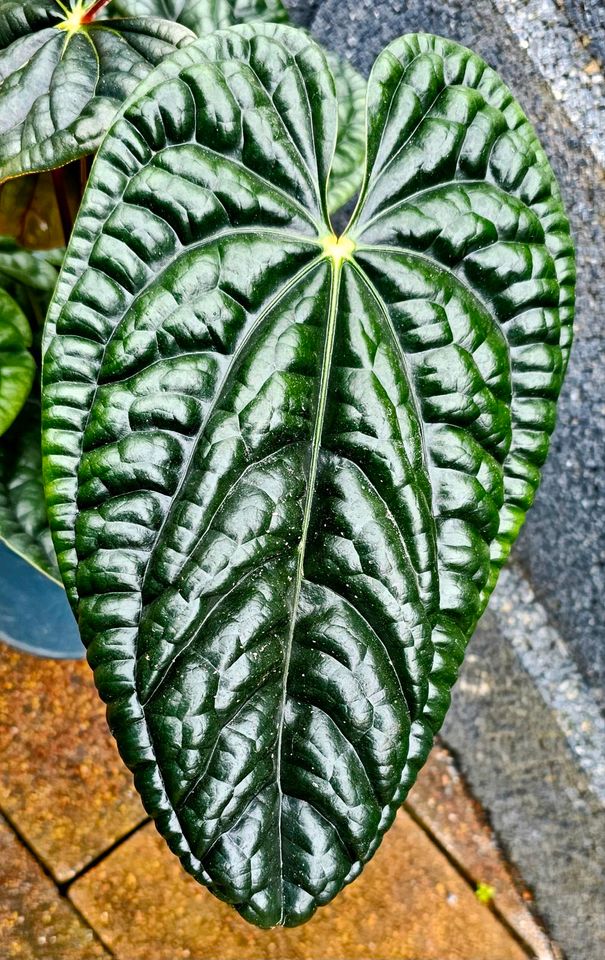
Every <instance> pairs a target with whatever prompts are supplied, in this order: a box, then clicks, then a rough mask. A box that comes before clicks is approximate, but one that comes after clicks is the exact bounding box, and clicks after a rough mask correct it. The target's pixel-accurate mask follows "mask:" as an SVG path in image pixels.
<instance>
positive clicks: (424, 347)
mask: <svg viewBox="0 0 605 960" xmlns="http://www.w3.org/2000/svg"><path fill="white" fill-rule="evenodd" d="M337 112H338V111H337V103H336V98H335V94H334V84H333V80H332V78H331V75H330V72H329V69H328V66H327V63H326V61H325V58H324V55H323V54H322V52H321V51H320V50H319V48H318V47H317V46H316V45H315V44H314V43H313V42H312V41H311V40H310V39H309V38H308V37H307V36H306V35H305V34H303V33H301V32H299V31H295V30H292V29H291V28H286V27H279V26H274V25H267V26H262V25H259V26H255V27H242V28H236V29H233V30H230V31H225V32H224V33H219V34H216V35H215V36H214V37H211V38H207V39H205V40H201V41H198V42H197V43H196V44H194V45H192V46H191V47H188V48H187V49H185V50H183V51H180V52H179V53H178V54H177V55H175V57H174V58H172V59H171V60H170V62H166V64H165V65H164V66H163V67H161V68H160V69H159V70H158V71H156V72H155V73H154V74H153V75H152V76H151V77H149V78H148V80H147V81H145V82H144V83H143V84H142V85H141V87H140V88H139V89H138V90H137V92H136V94H135V95H134V96H133V98H132V99H131V101H130V102H129V103H128V104H127V105H126V107H125V109H124V111H123V113H122V115H121V116H120V117H119V119H118V120H117V121H116V122H115V124H114V125H113V126H112V129H111V131H110V133H109V135H108V137H107V139H106V140H105V141H104V144H103V148H102V150H101V152H100V154H99V156H98V158H97V161H96V163H95V166H94V168H93V171H92V174H91V180H90V185H89V188H88V191H87V193H86V195H85V198H84V203H83V208H82V211H81V215H80V218H79V220H78V222H77V224H76V227H75V230H74V234H73V237H72V241H71V244H70V247H69V250H68V254H67V259H66V264H65V269H64V271H63V273H62V275H61V278H60V280H59V284H58V287H57V292H56V295H55V299H54V302H53V304H52V305H51V309H50V314H49V325H48V349H47V352H46V355H45V371H44V459H45V467H44V469H45V482H46V490H47V498H48V504H49V513H50V517H51V529H52V531H53V536H54V542H55V546H56V549H57V553H58V556H59V562H60V566H61V569H62V574H63V576H64V580H65V583H66V586H67V589H68V593H69V596H70V598H71V600H72V603H73V604H74V607H75V608H76V609H77V611H78V615H79V620H80V625H81V630H82V636H83V639H84V642H85V643H86V645H87V647H88V657H89V660H90V663H91V665H92V667H93V668H94V670H95V679H96V683H97V685H98V687H99V690H100V692H101V695H102V696H103V698H104V699H105V700H106V702H107V704H108V718H109V723H110V725H111V728H112V730H113V732H114V734H115V736H116V738H117V740H118V744H119V746H120V750H121V752H122V756H123V757H124V759H125V761H126V762H127V763H128V765H129V766H130V767H131V769H132V770H133V771H134V774H135V780H136V783H137V787H138V789H139V790H140V792H141V795H142V797H143V800H144V802H145V805H146V807H147V809H148V810H149V812H150V813H151V814H152V815H153V816H154V817H155V820H156V823H157V826H158V829H159V830H160V831H161V832H162V833H163V835H164V836H165V837H166V839H167V841H168V843H169V844H170V846H171V848H172V849H173V850H174V851H175V852H176V853H177V854H178V855H179V856H180V858H181V860H182V862H183V864H184V865H185V867H186V868H187V869H188V870H189V871H190V872H191V873H192V874H193V875H194V876H196V877H197V878H198V880H200V881H201V882H202V883H204V884H206V885H208V886H209V887H210V889H211V890H213V891H214V892H215V893H216V894H217V895H218V896H220V897H222V898H224V899H226V900H228V901H229V902H231V903H233V904H234V905H235V906H236V908H237V909H238V910H239V911H240V912H241V913H242V915H243V916H244V917H246V918H247V919H248V920H250V921H252V922H254V923H257V924H259V925H261V926H268V925H272V924H276V923H285V924H297V923H301V922H304V921H305V920H306V919H308V918H309V916H311V915H312V913H313V911H314V910H315V909H316V907H317V906H318V905H321V904H324V903H327V902H328V901H329V900H331V899H332V898H333V897H334V896H335V894H336V893H337V892H338V891H339V890H340V889H341V888H342V886H343V885H344V884H346V883H348V882H349V881H350V880H352V879H353V878H354V877H355V876H356V875H357V874H358V873H359V871H360V870H361V868H362V866H363V864H364V862H366V861H367V860H368V859H369V857H371V856H372V854H373V853H374V851H375V849H376V847H377V846H378V844H379V842H380V840H381V837H382V835H383V834H384V831H385V830H386V829H387V828H388V826H389V824H390V823H391V821H392V818H393V816H394V814H395V811H396V809H397V807H398V806H399V804H400V803H401V801H402V799H403V798H404V796H405V794H406V792H407V790H408V788H409V786H410V784H411V783H412V782H413V780H414V777H415V775H416V771H417V769H418V767H419V766H420V765H421V763H422V762H423V761H424V759H425V758H426V755H427V753H428V750H429V749H430V745H431V742H432V738H433V734H434V732H435V731H436V730H437V729H438V728H439V726H440V724H441V722H442V720H443V716H444V714H445V711H446V709H447V706H448V704H449V698H450V688H451V686H452V684H453V682H454V680H455V678H456V674H457V670H458V667H459V664H460V662H461V659H462V656H463V652H464V648H465V645H466V642H467V640H468V638H469V636H470V634H471V632H472V630H473V628H474V625H475V622H476V620H477V618H478V616H479V615H480V613H481V611H482V609H483V607H484V604H485V602H486V599H487V595H488V593H489V589H490V588H491V586H492V584H493V581H494V580H495V576H496V571H497V569H498V567H499V565H500V564H501V562H502V560H503V558H504V556H505V555H506V552H507V550H508V549H509V546H510V543H511V542H512V540H513V539H514V537H515V535H516V533H517V531H518V528H519V526H520V523H521V521H522V518H523V515H524V513H525V511H526V509H527V508H528V506H529V505H530V504H531V501H532V498H533V496H534V492H535V489H536V487H537V484H538V480H539V467H540V465H541V463H542V461H543V459H544V456H545V455H546V452H547V448H548V437H549V434H550V432H551V430H552V427H553V423H554V411H555V401H556V398H557V394H558V391H559V388H560V385H561V380H562V376H563V372H564V366H565V363H566V361H567V356H568V351H569V346H570V342H571V321H572V313H573V250H572V244H571V240H570V236H569V228H568V224H567V220H566V218H565V215H564V213H563V210H562V207H561V202H560V197H559V192H558V189H557V186H556V184H555V181H554V178H553V175H552V173H551V171H550V168H549V167H548V164H547V162H546V159H545V157H544V154H543V152H542V150H541V148H540V146H539V145H538V143H537V141H536V138H535V135H534V133H533V131H532V129H531V127H530V126H529V124H528V122H527V120H526V119H525V117H524V116H523V114H522V112H521V110H520V108H519V106H518V104H517V103H516V102H515V100H514V99H513V98H512V96H511V94H510V92H509V91H508V90H507V89H506V87H505V86H504V85H503V84H502V82H501V81H500V80H499V79H498V77H497V76H496V74H494V73H493V71H492V70H490V69H489V68H488V67H487V66H486V65H485V64H484V63H483V61H481V60H480V59H479V58H477V57H476V56H474V55H473V54H471V53H470V52H469V51H468V50H465V49H464V48H462V47H460V46H458V45H457V44H455V43H450V42H447V41H444V40H440V39H436V38H434V37H429V36H424V35H418V36H409V37H404V38H402V39H401V40H398V41H396V42H395V43H393V44H391V46H390V47H388V48H387V49H386V50H385V51H384V53H383V54H382V55H381V56H380V57H379V58H378V60H377V62H376V64H375V66H374V69H373V72H372V75H371V78H370V82H369V88H368V121H367V122H368V129H367V146H368V158H367V171H366V176H365V182H364V186H363V189H362V194H361V198H360V202H359V205H358V208H357V211H356V213H355V214H354V216H353V218H352V221H351V224H350V225H349V227H348V228H347V231H346V234H345V235H344V237H343V238H341V239H340V241H337V240H336V238H335V237H334V236H333V234H332V231H331V226H330V223H329V219H328V215H327V199H326V195H327V182H328V177H329V169H330V163H331V160H332V155H333V148H334V143H335V139H336V126H337Z"/></svg>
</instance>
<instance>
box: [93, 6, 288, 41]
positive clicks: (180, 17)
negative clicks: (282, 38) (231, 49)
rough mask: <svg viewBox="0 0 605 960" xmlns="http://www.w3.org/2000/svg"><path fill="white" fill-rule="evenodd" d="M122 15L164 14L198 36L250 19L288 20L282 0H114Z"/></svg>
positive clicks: (152, 15) (117, 11)
mask: <svg viewBox="0 0 605 960" xmlns="http://www.w3.org/2000/svg"><path fill="white" fill-rule="evenodd" d="M112 9H113V10H114V12H116V13H118V14H120V15H121V16H123V17H163V18H164V19H165V20H175V21H176V22H177V23H182V24H183V26H185V27H188V28H189V30H192V31H193V33H195V34H196V35H197V36H198V37H203V36H204V35H205V34H207V33H212V32H213V31H214V30H224V29H225V28H226V27H232V26H234V25H236V24H241V23H249V22H250V21H251V20H267V21H271V22H273V23H287V21H288V19H289V18H288V12H287V10H286V8H285V7H284V5H283V3H282V2H281V0H113V3H112Z"/></svg>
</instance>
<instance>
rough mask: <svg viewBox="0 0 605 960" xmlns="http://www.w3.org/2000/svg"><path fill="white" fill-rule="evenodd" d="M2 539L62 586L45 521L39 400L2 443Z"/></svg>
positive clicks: (32, 402)
mask: <svg viewBox="0 0 605 960" xmlns="http://www.w3.org/2000/svg"><path fill="white" fill-rule="evenodd" d="M0 539H1V540H3V541H4V542H5V543H6V544H7V545H8V546H9V547H10V548H11V550H14V551H15V552H16V553H18V554H20V555H21V556H22V557H24V559H25V560H28V561H29V563H32V564H33V565H34V566H36V567H39V568H40V569H41V570H43V571H44V572H45V573H46V574H48V576H50V577H52V579H53V580H57V581H58V582H61V578H60V575H59V570H58V567H57V560H56V557H55V551H54V548H53V545H52V539H51V535H50V530H49V528H48V521H47V518H46V503H45V500H44V487H43V484H42V451H41V448H40V404H39V403H38V401H37V400H31V399H30V400H28V401H27V402H26V404H25V406H24V408H23V410H22V411H21V413H20V414H19V416H18V417H17V419H16V421H15V423H13V425H12V427H11V428H10V430H8V431H7V432H6V433H5V434H4V436H3V437H2V438H1V439H0Z"/></svg>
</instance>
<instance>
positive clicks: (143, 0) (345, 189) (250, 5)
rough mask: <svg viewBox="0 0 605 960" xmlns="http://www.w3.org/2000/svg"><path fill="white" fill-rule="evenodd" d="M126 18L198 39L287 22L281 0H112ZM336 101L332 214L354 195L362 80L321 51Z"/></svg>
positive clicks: (361, 141) (361, 145)
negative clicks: (151, 20)
mask: <svg viewBox="0 0 605 960" xmlns="http://www.w3.org/2000/svg"><path fill="white" fill-rule="evenodd" d="M112 9H113V11H114V12H116V13H118V14H121V15H122V16H125V17H132V16H158V17H165V18H166V19H167V20H176V21H177V22H178V23H182V24H183V25H184V26H185V27H188V28H189V30H192V31H193V33H195V34H196V36H198V37H203V36H205V35H206V34H208V33H212V31H213V30H222V29H225V28H226V27H231V26H234V25H236V24H243V23H250V22H251V21H256V20H266V21H271V22H273V23H287V22H288V20H289V17H288V12H287V10H286V8H285V7H284V5H283V4H282V2H281V0H193V2H192V3H189V2H186V0H114V3H113V4H112ZM326 57H327V60H328V66H329V67H330V70H331V72H332V76H333V77H334V82H335V85H336V97H337V99H338V131H337V136H336V146H335V148H334V159H333V161H332V168H331V173H330V181H329V184H328V210H329V212H330V213H334V212H335V211H336V210H338V209H339V208H340V207H341V206H342V205H343V204H345V203H346V202H347V200H350V198H351V197H352V196H354V195H355V193H357V191H358V190H359V187H360V185H361V180H362V176H363V161H364V153H365V97H366V84H365V80H364V79H363V77H362V76H361V74H359V73H358V72H357V70H355V69H354V68H353V67H352V66H351V65H350V64H349V63H348V62H347V61H346V60H342V59H341V58H340V57H338V56H336V55H335V54H333V53H326Z"/></svg>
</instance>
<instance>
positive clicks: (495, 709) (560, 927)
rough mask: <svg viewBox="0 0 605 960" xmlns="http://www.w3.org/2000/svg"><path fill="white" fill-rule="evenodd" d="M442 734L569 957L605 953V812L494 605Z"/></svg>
mask: <svg viewBox="0 0 605 960" xmlns="http://www.w3.org/2000/svg"><path fill="white" fill-rule="evenodd" d="M443 736H444V738H445V740H446V742H447V743H448V745H449V746H451V747H452V748H453V749H454V751H455V754H456V757H457V760H458V763H459V765H460V766H461V768H462V770H463V772H465V773H466V774H467V775H468V776H469V778H470V780H471V782H472V784H473V788H474V790H475V793H476V795H477V796H478V797H480V798H481V801H482V803H483V804H485V806H486V808H487V810H488V811H489V814H490V817H491V821H492V823H493V825H494V827H495V828H496V832H497V835H498V837H499V840H500V842H501V843H502V844H503V846H504V849H505V852H506V854H507V855H508V856H509V857H510V859H511V860H512V862H513V863H514V864H516V866H517V867H518V868H519V870H520V872H521V874H522V876H523V878H524V879H525V880H526V881H527V882H529V883H530V885H531V887H532V888H533V891H534V893H535V896H536V900H537V905H538V908H539V910H540V913H541V915H542V916H543V917H544V918H545V920H546V921H547V925H548V927H549V928H550V930H551V931H552V932H553V933H554V934H555V936H556V938H557V940H558V941H559V943H560V944H561V946H562V947H563V948H564V950H565V953H566V955H567V956H568V957H569V960H580V958H581V960H597V958H598V957H604V956H605V918H604V911H603V904H604V903H605V811H604V810H603V806H602V804H601V803H600V802H599V800H598V799H597V797H596V796H595V793H594V792H593V790H592V789H591V785H590V783H589V782H588V780H587V778H586V777H585V776H584V775H583V774H582V771H581V770H580V769H579V768H578V765H577V763H576V762H575V757H574V754H573V753H572V752H571V750H570V749H569V746H568V743H567V740H566V738H565V736H564V734H563V732H562V731H561V729H560V727H559V725H558V723H557V718H556V716H554V715H553V711H552V709H550V708H549V707H548V706H547V704H546V703H545V702H544V700H543V698H542V697H541V695H540V693H539V691H538V690H537V688H536V686H535V685H534V683H533V681H532V680H531V678H530V676H529V675H528V674H527V673H525V672H524V671H523V668H522V666H521V664H520V662H519V659H518V658H517V656H516V653H515V650H514V647H513V645H512V643H509V642H507V637H506V636H505V635H503V633H502V630H501V623H500V622H499V618H497V617H496V615H495V613H493V612H490V611H488V613H487V614H486V615H485V616H484V618H483V620H482V622H481V624H480V626H479V629H478V630H477V633H476V635H475V637H474V638H473V641H472V646H471V648H470V650H469V652H468V653H467V656H466V660H465V663H464V667H463V670H462V675H461V679H460V681H459V685H458V688H457V690H456V692H455V695H454V699H453V703H452V707H451V709H450V712H449V714H448V716H447V718H446V721H445V725H444V728H443Z"/></svg>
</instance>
